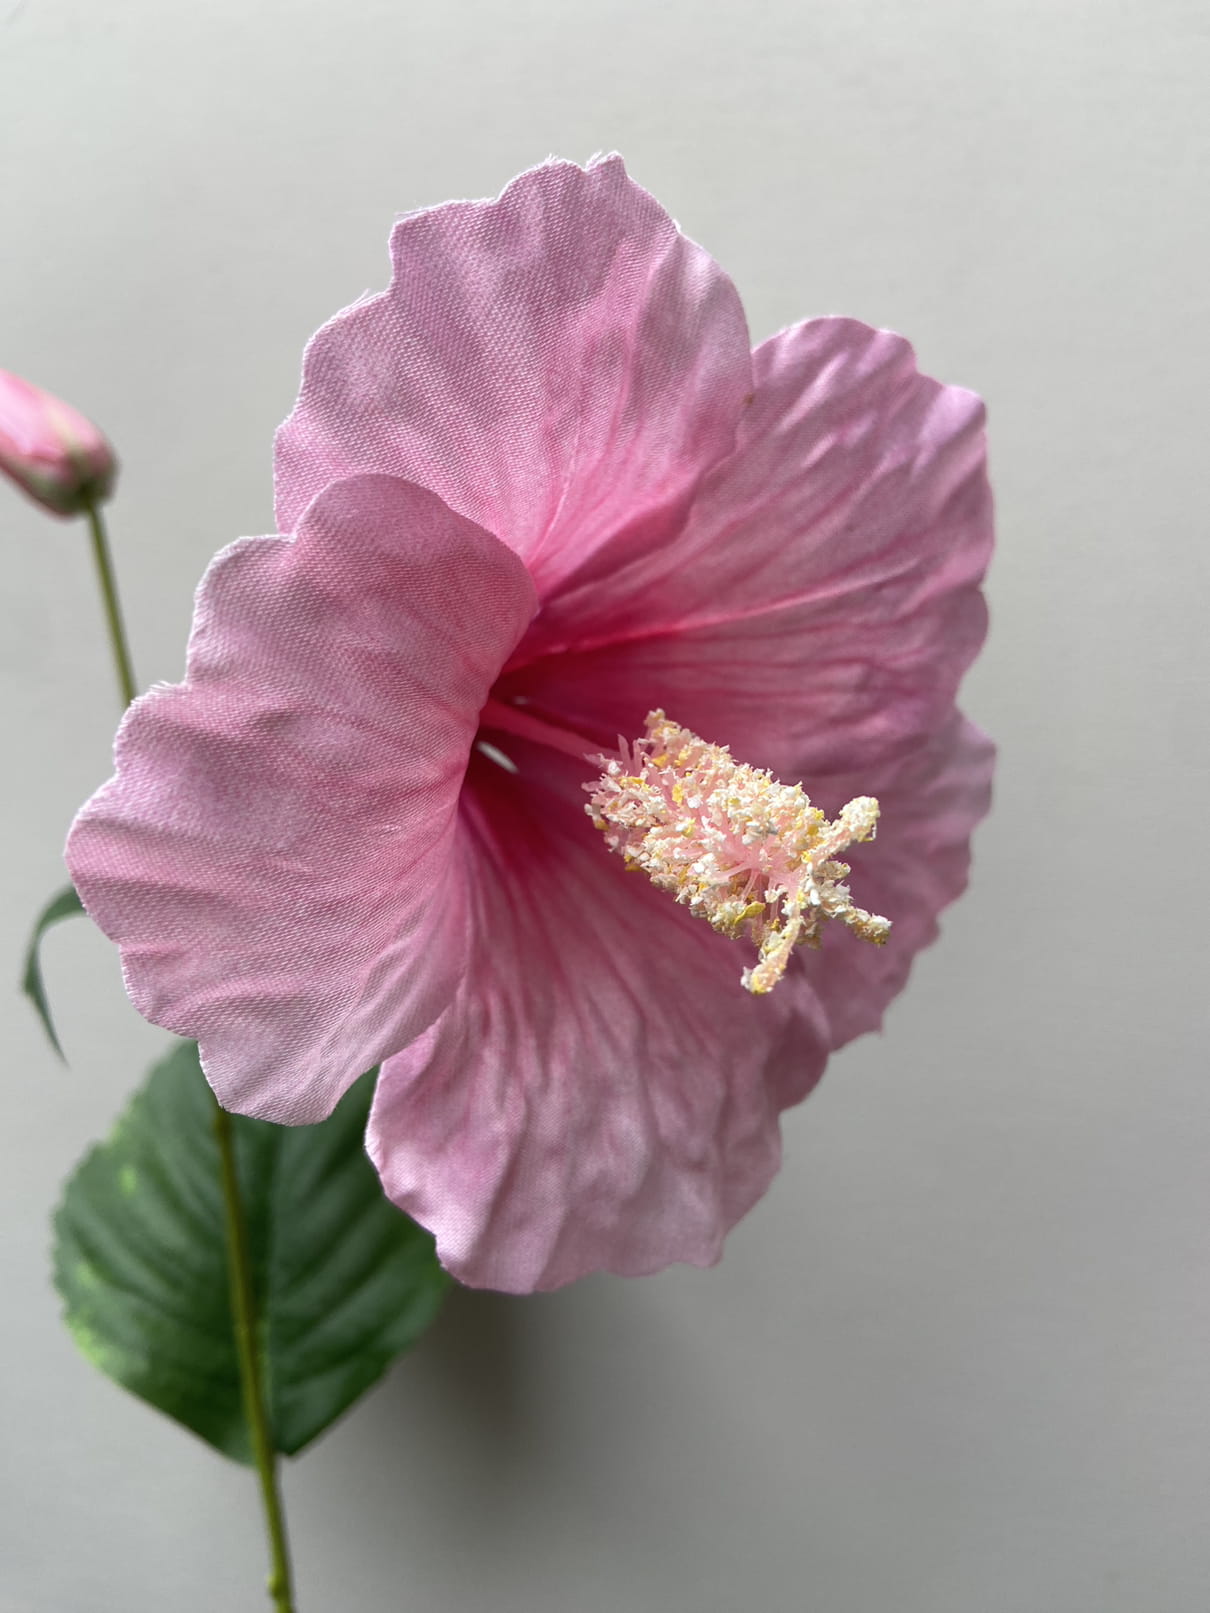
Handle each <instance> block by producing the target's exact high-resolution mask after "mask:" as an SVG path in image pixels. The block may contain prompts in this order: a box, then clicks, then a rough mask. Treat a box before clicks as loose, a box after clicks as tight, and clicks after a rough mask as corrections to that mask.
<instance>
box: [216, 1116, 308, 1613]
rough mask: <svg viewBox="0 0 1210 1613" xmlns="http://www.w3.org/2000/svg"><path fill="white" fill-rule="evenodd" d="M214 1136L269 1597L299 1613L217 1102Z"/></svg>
mask: <svg viewBox="0 0 1210 1613" xmlns="http://www.w3.org/2000/svg"><path fill="white" fill-rule="evenodd" d="M214 1135H215V1138H216V1140H217V1142H218V1155H219V1171H220V1173H221V1175H222V1179H223V1208H224V1214H225V1218H226V1223H227V1252H228V1255H229V1256H230V1258H229V1260H228V1263H227V1266H228V1271H229V1272H230V1276H231V1314H232V1317H233V1319H234V1322H235V1348H236V1352H237V1354H238V1356H239V1375H240V1384H241V1387H242V1389H243V1394H244V1416H245V1417H246V1418H247V1420H248V1431H249V1433H250V1434H251V1436H252V1454H253V1456H254V1458H255V1460H256V1471H257V1473H258V1474H259V1475H260V1492H261V1501H262V1503H263V1505H264V1509H265V1529H266V1532H267V1534H268V1537H269V1564H270V1567H269V1582H268V1590H269V1599H270V1601H271V1602H272V1603H273V1606H274V1608H276V1609H277V1613H294V1593H293V1591H292V1589H291V1585H290V1549H289V1546H288V1544H287V1542H286V1520H285V1515H284V1513H283V1511H282V1502H281V1488H280V1485H279V1484H278V1475H277V1452H276V1451H275V1450H274V1448H273V1435H272V1433H271V1431H270V1428H269V1413H268V1409H267V1407H266V1405H265V1392H264V1384H263V1383H262V1381H261V1373H260V1356H259V1352H258V1350H257V1341H256V1295H255V1293H254V1291H253V1287H252V1262H251V1259H250V1257H249V1252H248V1224H247V1221H246V1219H245V1217H244V1206H243V1201H242V1199H241V1197H240V1188H239V1175H238V1173H237V1171H236V1165H235V1139H234V1136H233V1134H232V1129H231V1116H230V1115H229V1114H228V1113H227V1111H226V1110H225V1109H224V1108H223V1107H222V1105H221V1104H220V1103H219V1102H218V1100H217V1099H215V1104H214Z"/></svg>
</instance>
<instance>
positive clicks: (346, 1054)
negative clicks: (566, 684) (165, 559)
mask: <svg viewBox="0 0 1210 1613" xmlns="http://www.w3.org/2000/svg"><path fill="white" fill-rule="evenodd" d="M534 608H535V599H534V594H533V589H532V586H531V584H530V581H529V578H528V576H527V575H526V573H525V571H524V568H523V567H522V566H521V564H520V563H519V561H518V560H517V558H516V557H515V555H513V554H512V553H511V552H510V551H509V550H508V549H506V548H505V547H504V546H503V545H501V544H500V543H498V542H497V541H496V539H495V538H493V537H491V536H490V535H489V534H488V533H486V532H484V531H482V530H481V529H480V528H478V527H476V526H473V525H472V524H471V523H470V522H468V521H466V520H465V519H463V518H462V517H461V516H458V515H455V514H453V513H452V512H451V511H450V510H449V509H447V508H446V507H445V506H444V505H443V504H442V503H441V502H440V500H439V499H437V498H436V497H435V496H434V495H433V494H431V493H429V492H427V491H425V490H424V489H422V488H418V487H414V486H410V485H409V484H407V483H405V482H400V481H394V480H391V479H390V478H387V477H373V476H366V477H358V478H355V479H352V480H348V481H344V482H340V483H338V484H336V485H335V486H333V487H331V488H329V489H328V490H327V491H326V492H325V493H324V494H323V495H322V496H321V497H320V498H319V499H317V500H316V501H315V503H314V504H313V505H312V506H311V508H310V509H309V510H308V511H307V513H306V515H305V516H304V518H303V520H302V522H301V524H300V527H299V531H298V535H297V538H296V539H294V540H290V539H285V538H252V539H243V540H241V541H240V542H238V543H236V544H234V545H232V546H231V547H230V548H229V549H227V550H226V551H224V553H223V554H221V555H220V556H219V557H218V558H217V559H216V560H215V562H214V563H213V564H212V566H211V567H210V570H209V571H208V572H207V574H206V577H205V579H204V581H203V583H202V586H201V588H200V590H199V595H198V602H197V611H196V616H195V621H194V628H193V633H192V637H191V639H190V645H189V656H188V666H187V673H186V678H185V681H184V682H183V683H181V684H178V685H175V686H172V687H160V688H157V689H154V690H152V692H151V693H150V694H147V695H145V696H144V697H143V698H142V699H141V700H139V701H137V702H136V703H135V705H134V706H133V707H132V708H131V710H130V712H129V713H128V715H127V717H126V719H125V721H124V722H123V724H122V727H121V729H120V731H119V734H118V739H117V743H116V747H115V756H116V764H117V770H116V773H115V776H114V777H113V778H112V779H111V780H110V781H109V783H108V784H106V785H104V786H103V788H102V789H101V790H100V791H99V792H98V793H97V794H96V795H95V796H94V797H93V798H92V800H91V801H89V802H88V803H87V804H86V805H85V806H84V807H83V809H82V810H81V812H80V814H79V816H78V817H77V819H76V822H75V824H74V826H73V828H72V832H71V836H70V839H69V842H68V850H67V859H68V865H69V867H70V869H71V873H72V877H73V879H74V880H75V882H76V885H77V887H78V889H79V891H80V894H81V896H82V897H83V899H84V902H85V905H86V906H87V908H88V910H89V912H90V913H91V914H92V915H93V917H94V918H95V919H96V920H97V922H98V923H99V924H100V926H101V928H102V929H103V930H105V932H106V933H107V934H108V935H110V936H112V937H113V939H115V940H116V941H118V942H119V943H120V945H121V948H122V958H123V967H124V970H125V974H126V983H127V988H128V990H129V992H130V995H131V997H132V999H133V1000H134V1003H135V1005H136V1007H137V1008H138V1009H139V1010H140V1012H141V1013H143V1014H144V1015H145V1016H146V1017H147V1018H148V1019H150V1020H152V1021H153V1022H154V1023H156V1024H159V1025H163V1026H165V1027H166V1028H167V1029H169V1030H172V1031H175V1032H176V1033H177V1034H178V1035H181V1036H193V1037H196V1038H197V1039H198V1040H199V1042H200V1044H201V1051H202V1060H203V1064H204V1066H205V1069H206V1072H207V1075H208V1076H209V1078H210V1080H211V1082H212V1083H213V1085H214V1087H215V1090H216V1091H217V1093H218V1095H219V1097H220V1098H221V1099H222V1101H223V1103H224V1104H226V1105H227V1106H228V1107H230V1108H232V1109H235V1110H237V1111H240V1112H244V1113H255V1114H257V1115H261V1116H263V1117H264V1118H266V1119H270V1120H278V1121H288V1122H300V1121H313V1120H317V1119H320V1118H322V1117H323V1115H325V1114H326V1113H327V1112H328V1111H329V1110H330V1109H331V1107H332V1105H333V1104H334V1103H335V1102H336V1100H337V1098H338V1097H339V1096H340V1094H341V1092H342V1091H343V1090H344V1089H345V1088H346V1087H347V1086H348V1084H349V1083H350V1082H351V1081H352V1080H354V1079H355V1078H356V1077H357V1076H358V1075H359V1074H360V1073H361V1072H362V1071H363V1070H365V1069H368V1068H369V1067H370V1066H371V1065H373V1064H375V1063H377V1062H378V1061H379V1060H380V1059H382V1058H384V1057H386V1056H387V1055H388V1054H390V1053H393V1052H395V1051H396V1050H397V1049H398V1048H400V1047H402V1046H403V1045H405V1044H406V1043H407V1042H408V1041H410V1040H411V1039H412V1038H413V1037H414V1036H416V1035H417V1034H418V1033H419V1032H420V1031H421V1030H423V1029H424V1028H425V1026H427V1025H428V1024H429V1023H431V1021H432V1020H433V1019H434V1018H435V1017H436V1016H437V1015H438V1014H440V1013H441V1011H442V1010H443V1009H444V1008H445V1006H446V1004H447V1002H448V1001H449V999H450V996H451V993H452V992H453V990H454V987H455V984H456V982H457V980H458V979H459V977H460V976H461V974H462V971H463V969H464V967H465V963H466V958H467V948H468V941H467V894H466V891H465V889H464V887H463V885H462V882H461V877H460V873H459V867H458V863H457V859H456V858H455V857H454V846H455V828H456V821H457V801H458V793H459V789H460V787H461V784H462V779H463V775H464V772H465V769H466V762H467V756H468V753H469V751H470V747H471V744H472V742H473V739H474V734H475V731H476V726H477V722H478V713H479V710H480V708H481V706H482V704H483V702H484V699H485V698H486V695H487V691H488V689H489V687H490V685H491V682H492V679H493V678H494V676H495V674H496V672H497V670H498V669H499V667H500V665H501V663H502V662H503V661H504V660H505V659H506V658H507V656H508V655H509V653H510V651H511V650H512V649H513V647H514V645H515V643H516V641H517V639H518V638H519V637H520V635H521V633H522V632H523V631H524V628H525V625H526V623H527V622H528V620H529V618H530V616H531V614H532V612H533V610H534Z"/></svg>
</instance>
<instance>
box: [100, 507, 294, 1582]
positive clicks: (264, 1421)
mask: <svg viewBox="0 0 1210 1613" xmlns="http://www.w3.org/2000/svg"><path fill="white" fill-rule="evenodd" d="M84 515H85V516H86V518H87V520H88V528H89V533H90V535H91V538H92V553H93V560H94V563H95V566H96V573H97V583H98V587H99V589H100V593H101V603H102V606H103V608H104V612H105V624H106V627H107V628H108V631H109V646H110V651H111V653H112V656H113V666H114V673H115V675H116V677H117V681H118V689H119V692H120V694H121V697H122V703H123V705H124V706H128V705H130V703H131V701H132V700H133V699H134V698H135V693H136V687H135V679H134V666H133V663H132V661H131V656H130V643H129V640H128V638H127V635H126V624H125V621H124V619H123V616H122V605H121V600H120V598H119V596H118V585H117V577H116V575H115V573H114V567H113V558H112V555H111V553H110V548H109V538H108V534H107V533H106V530H105V522H104V520H103V519H102V516H101V511H100V508H99V507H98V505H97V503H96V501H95V500H92V499H90V500H89V501H88V502H87V503H86V504H85V506H84ZM211 1095H212V1097H213V1094H211ZM213 1124H214V1137H215V1141H216V1143H217V1144H218V1157H219V1179H220V1183H221V1186H222V1194H223V1218H224V1224H225V1226H226V1235H227V1271H228V1275H229V1278H230V1284H231V1319H232V1327H233V1331H234V1334H235V1350H236V1357H237V1359H238V1361H239V1376H240V1391H241V1394H242V1397H243V1404H244V1416H245V1418H246V1420H247V1423H248V1433H249V1437H250V1439H251V1443H252V1457H253V1461H254V1463H255V1465H256V1471H257V1476H258V1478H259V1481H260V1492H261V1502H262V1506H263V1510H264V1515H265V1533H266V1536H267V1538H268V1543H269V1578H268V1581H267V1589H268V1593H269V1599H270V1601H271V1602H272V1603H273V1608H274V1613H295V1607H294V1591H293V1584H292V1575H291V1568H290V1550H289V1544H288V1541H287V1536H286V1520H285V1512H284V1510H283V1507H282V1497H281V1486H280V1484H279V1481H278V1461H277V1452H276V1450H275V1449H274V1445H273V1435H272V1431H271V1429H270V1426H269V1413H268V1406H267V1403H266V1399H265V1386H264V1381H263V1378H262V1375H261V1369H260V1353H259V1350H258V1348H257V1315H256V1291H255V1288H254V1285H253V1281H252V1260H251V1254H250V1251H249V1247H248V1222H247V1217H246V1215H245V1214H244V1202H243V1195H242V1193H241V1191H240V1185H239V1173H238V1170H237V1168H236V1161H235V1138H234V1133H233V1130H232V1126H231V1116H230V1115H229V1114H228V1113H227V1111H226V1110H225V1109H224V1108H223V1106H222V1105H221V1104H220V1103H219V1101H218V1099H217V1097H215V1098H214V1115H213Z"/></svg>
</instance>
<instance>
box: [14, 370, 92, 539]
mask: <svg viewBox="0 0 1210 1613" xmlns="http://www.w3.org/2000/svg"><path fill="white" fill-rule="evenodd" d="M0 471H3V472H4V473H5V475H7V476H9V477H11V478H12V480H13V481H14V482H16V484H17V486H18V487H20V488H21V489H22V490H23V491H24V492H26V493H28V494H29V496H30V498H32V499H33V500H34V501H35V502H36V503H38V504H41V506H42V508H43V509H44V510H50V511H51V513H52V514H53V515H78V514H79V513H80V511H81V510H84V509H86V508H87V507H88V506H89V505H90V504H99V503H100V502H101V501H102V500H103V499H106V498H108V497H109V493H110V490H111V489H112V487H113V480H114V476H115V475H116V473H117V460H116V459H115V458H114V452H113V449H112V448H111V447H110V446H109V443H108V442H107V441H106V440H105V438H104V437H103V436H102V435H101V433H100V432H99V431H98V430H97V428H96V426H94V425H93V424H92V422H91V421H90V420H86V419H85V418H84V416H83V415H82V414H80V413H79V412H78V411H77V410H75V409H73V408H72V407H71V405H70V404H68V403H64V402H63V401H62V400H61V399H60V398H56V397H53V396H52V395H51V394H50V393H49V392H43V391H42V389H41V388H40V387H36V386H33V385H32V384H31V383H30V382H29V381H23V380H22V379H21V378H20V376H18V375H10V374H9V373H8V371H7V370H0Z"/></svg>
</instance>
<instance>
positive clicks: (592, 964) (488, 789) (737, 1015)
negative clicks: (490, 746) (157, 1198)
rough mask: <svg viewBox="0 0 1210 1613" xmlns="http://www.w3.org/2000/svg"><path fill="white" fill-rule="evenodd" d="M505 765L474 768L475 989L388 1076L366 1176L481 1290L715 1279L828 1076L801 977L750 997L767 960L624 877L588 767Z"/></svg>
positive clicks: (374, 1120)
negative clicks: (618, 1278) (752, 968)
mask: <svg viewBox="0 0 1210 1613" xmlns="http://www.w3.org/2000/svg"><path fill="white" fill-rule="evenodd" d="M510 754H511V756H512V758H513V760H514V763H515V765H517V766H518V767H519V769H520V771H519V772H518V773H517V774H516V775H515V776H511V777H510V776H509V775H508V774H506V773H504V772H503V771H502V770H501V769H499V768H497V767H495V766H494V764H492V763H491V762H489V761H487V760H486V759H476V761H475V762H473V763H472V771H471V774H470V775H469V783H470V785H471V787H470V789H468V791H467V792H466V794H465V796H464V803H465V804H464V818H463V825H464V836H463V842H462V844H463V850H464V856H465V858H466V869H467V872H466V882H467V884H468V886H470V888H472V889H473V891H474V893H475V902H476V908H475V920H474V934H475V941H474V946H473V951H472V955H471V959H470V963H469V967H468V971H467V976H466V980H465V983H464V984H463V985H462V986H461V987H460V989H459V991H458V994H457V996H456V997H455V999H454V1001H453V1002H452V1003H451V1005H450V1007H449V1008H448V1009H447V1010H446V1012H445V1013H444V1014H443V1015H442V1017H441V1018H440V1019H439V1020H438V1021H437V1022H436V1023H435V1024H434V1025H433V1026H432V1027H431V1028H430V1029H429V1030H428V1031H426V1032H425V1034H424V1035H423V1036H422V1037H420V1038H419V1039H418V1040H417V1041H416V1042H415V1043H414V1044H413V1045H412V1046H411V1047H409V1048H407V1049H406V1050H404V1051H403V1052H401V1053H399V1054H397V1055H396V1056H395V1057H394V1058H392V1059H390V1060H389V1061H388V1062H387V1064H386V1065H385V1066H384V1067H383V1071H382V1075H381V1077H380V1079H379V1083H378V1090H377V1094H376V1097H375V1101H374V1108H373V1111H372V1114H371V1118H370V1128H369V1135H368V1142H369V1148H370V1152H371V1155H372V1157H373V1159H374V1161H375V1164H376V1165H377V1167H378V1170H379V1172H380V1174H381V1176H382V1180H383V1184H384V1186H385V1188H386V1190H387V1192H388V1194H389V1195H390V1197H391V1198H392V1199H394V1201H395V1202H396V1203H397V1204H399V1205H400V1207H401V1208H403V1209H404V1210H406V1211H407V1212H408V1214H410V1215H412V1216H414V1217H415V1218H416V1219H417V1220H419V1221H420V1222H421V1223H423V1224H424V1225H425V1226H427V1227H429V1228H430V1229H431V1230H432V1231H433V1232H434V1233H435V1235H436V1238H437V1247H438V1252H439V1254H440V1256H441V1259H442V1260H443V1261H444V1263H445V1264H446V1265H447V1266H448V1267H449V1269H450V1270H451V1271H452V1272H453V1273H454V1275H455V1276H456V1277H457V1278H459V1280H460V1281H462V1282H465V1283H469V1284H472V1285H474V1286H478V1287H490V1288H499V1289H505V1290H508V1291H510V1292H517V1293H525V1292H529V1291H531V1290H534V1289H545V1288H555V1287H558V1286H559V1285H561V1284H563V1283H567V1282H570V1281H572V1280H573V1279H574V1278H577V1277H580V1276H583V1275H584V1274H585V1273H587V1272H590V1271H595V1270H601V1269H605V1270H609V1271H614V1272H618V1273H622V1274H626V1275H638V1274H642V1273H645V1272H652V1271H656V1270H658V1269H660V1268H661V1267H663V1266H666V1265H668V1264H669V1263H670V1262H672V1261H688V1262H690V1263H692V1264H695V1265H706V1264H710V1263H711V1262H713V1261H714V1260H716V1259H717V1258H718V1256H719V1254H720V1252H721V1247H722V1241H723V1237H724V1235H725V1233H726V1232H727V1231H728V1229H729V1228H730V1227H731V1226H732V1225H733V1224H734V1223H735V1222H736V1221H737V1220H738V1219H739V1218H740V1217H741V1216H742V1215H743V1214H744V1213H745V1212H746V1211H747V1210H748V1209H749V1208H750V1207H751V1206H752V1205H753V1204H754V1203H755V1202H756V1200H757V1199H758V1198H759V1197H760V1196H761V1194H762V1193H763V1192H764V1191H765V1189H766V1187H767V1186H768V1184H769V1182H770V1180H771V1178H772V1176H773V1174H774V1172H775V1171H776V1169H777V1166H778V1162H779V1157H780V1144H779V1134H778V1126H777V1114H778V1111H779V1110H780V1109H782V1108H784V1107H785V1106H786V1105H788V1104H790V1103H794V1102H797V1101H798V1100H799V1099H800V1098H802V1097H803V1096H805V1094H806V1093H807V1092H808V1091H809V1090H810V1088H811V1086H812V1085H813V1084H814V1082H815V1081H816V1080H817V1079H818V1077H819V1075H820V1073H821V1072H822V1069H823V1064H824V1058H825V1052H824V1049H825V1046H826V1034H827V1032H826V1024H825V1022H824V1019H823V1015H822V1014H821V1012H820V1009H819V1006H818V1003H817V1002H816V1000H815V998H814V996H813V994H812V992H811V991H810V989H809V987H808V986H807V985H806V982H805V980H804V979H802V978H799V979H797V980H795V981H794V982H791V983H786V984H785V986H784V988H779V992H778V993H775V994H773V995H772V996H771V997H767V998H761V999H756V998H754V997H752V996H750V995H749V994H748V993H747V992H745V991H744V990H743V988H742V986H741V984H740V973H741V970H742V968H743V967H744V965H745V963H748V962H750V961H751V955H750V954H751V953H752V949H751V948H745V947H743V946H742V945H740V944H739V943H733V942H730V941H726V940H724V939H723V938H722V937H720V936H718V935H716V934H715V933H714V932H713V931H712V930H710V928H709V927H708V926H707V925H705V924H703V923H701V922H700V921H698V920H696V919H692V918H690V917H689V916H688V915H687V914H686V912H685V911H684V909H682V908H678V907H677V906H676V904H675V903H674V902H673V901H672V900H671V899H670V898H669V897H668V896H666V895H664V894H663V893H661V892H659V891H656V890H655V889H654V888H653V887H652V886H650V885H649V884H648V883H647V881H646V880H644V879H642V878H635V877H634V876H633V875H630V874H627V873H626V872H625V869H624V867H623V865H622V863H621V861H620V859H617V858H614V857H613V856H611V855H610V854H609V853H608V852H607V850H606V849H605V847H604V844H603V842H602V840H601V837H600V836H599V835H598V833H597V831H596V830H595V829H593V828H592V826H591V824H590V823H589V821H588V818H587V816H586V815H585V813H584V802H585V800H586V797H585V795H584V792H583V790H582V788H581V783H582V781H583V779H584V778H585V776H586V774H587V773H588V772H589V771H590V769H588V768H585V767H583V766H581V765H580V764H578V763H577V762H575V761H574V760H571V759H568V758H564V757H560V756H558V755H556V754H555V753H554V752H550V751H543V750H541V749H539V748H537V747H533V746H530V745H528V744H526V743H524V742H522V741H518V740H512V741H510Z"/></svg>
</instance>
